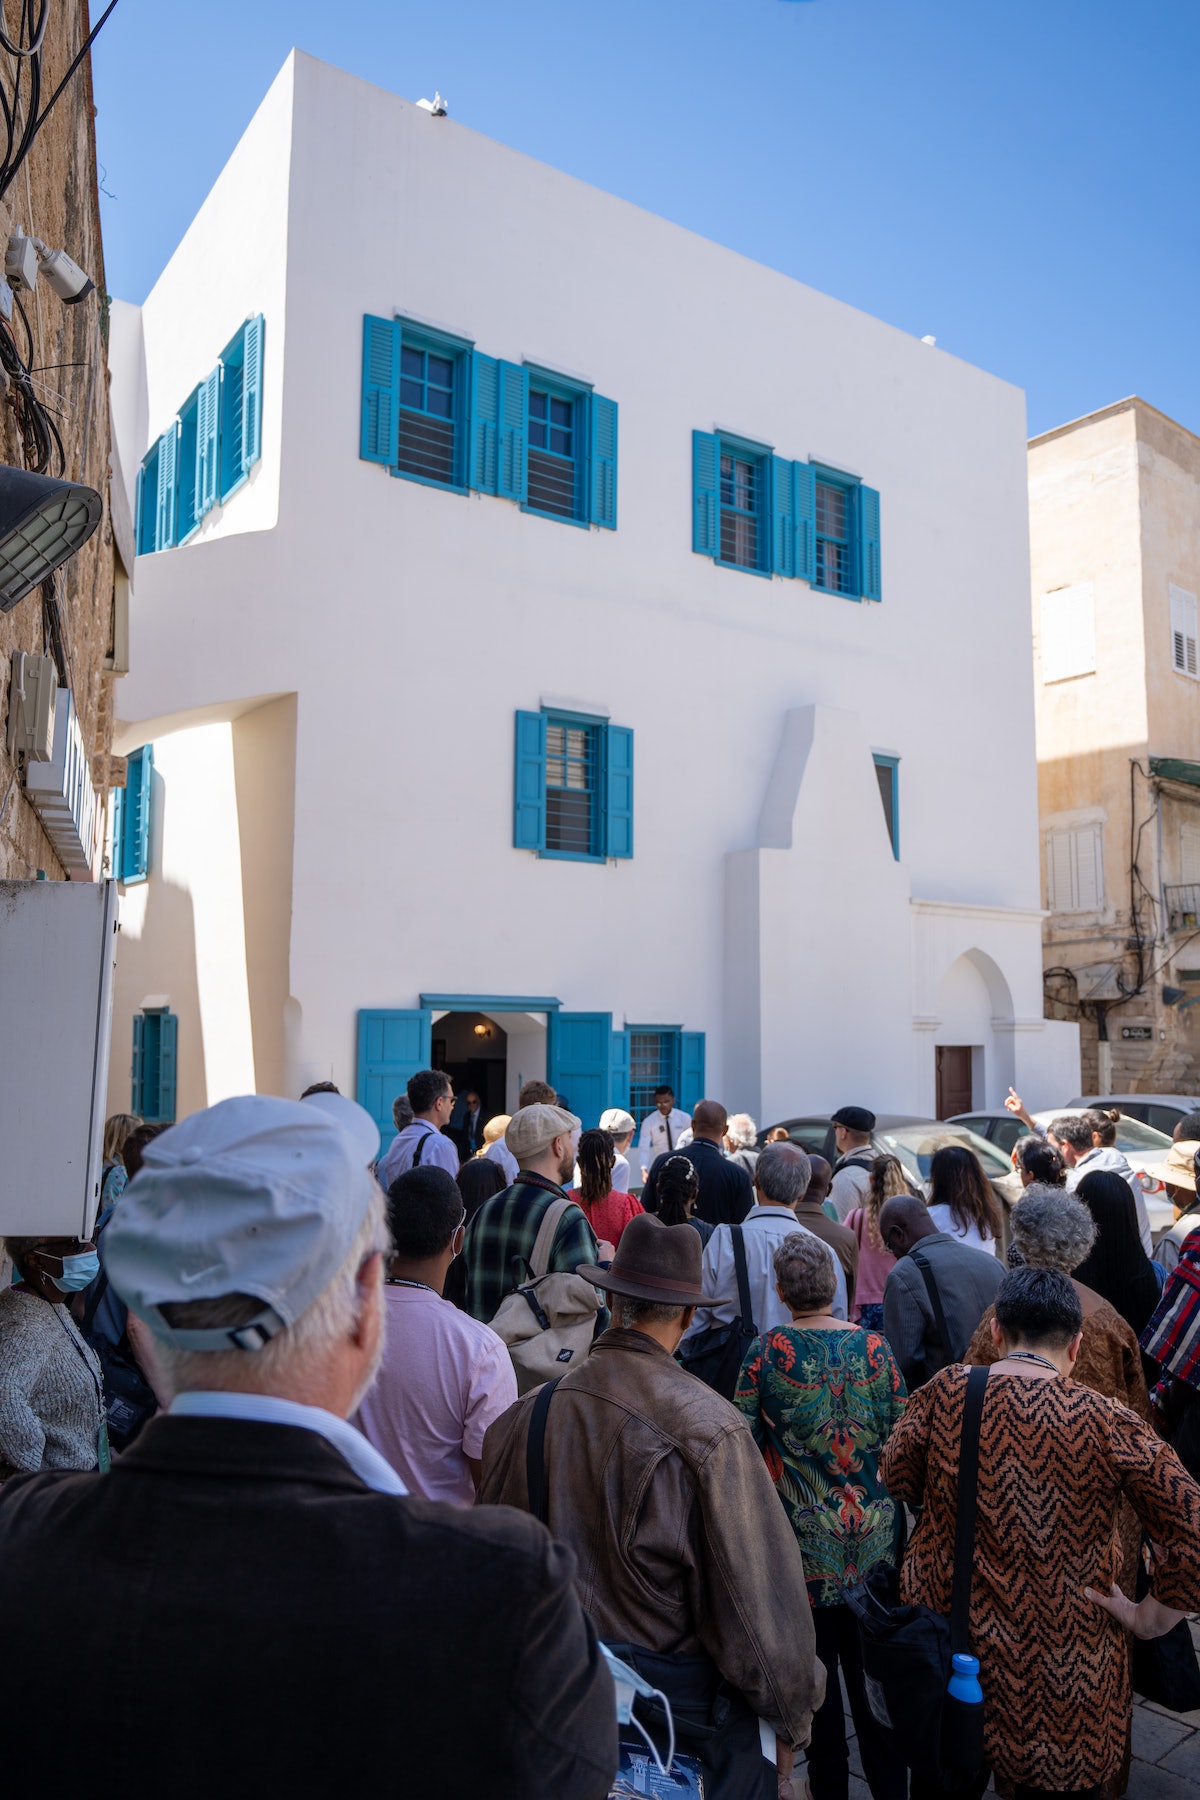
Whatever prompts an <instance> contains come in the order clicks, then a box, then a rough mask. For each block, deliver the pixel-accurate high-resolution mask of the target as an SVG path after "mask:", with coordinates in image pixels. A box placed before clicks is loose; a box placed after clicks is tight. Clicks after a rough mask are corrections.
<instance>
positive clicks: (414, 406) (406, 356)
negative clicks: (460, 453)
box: [396, 344, 460, 485]
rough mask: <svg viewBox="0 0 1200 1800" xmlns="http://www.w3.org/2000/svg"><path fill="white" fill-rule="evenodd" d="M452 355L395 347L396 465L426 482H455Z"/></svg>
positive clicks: (457, 409)
mask: <svg viewBox="0 0 1200 1800" xmlns="http://www.w3.org/2000/svg"><path fill="white" fill-rule="evenodd" d="M456 376H457V371H456V369H455V359H454V358H453V357H450V356H438V355H436V354H435V352H434V351H432V350H423V349H419V348H417V347H416V346H415V345H412V344H403V345H402V347H401V351H400V448H399V455H398V460H397V465H396V466H397V467H398V468H400V469H402V470H403V471H404V472H405V474H407V475H420V476H422V477H423V478H424V479H425V480H426V481H441V482H445V483H447V484H448V485H453V483H454V481H455V462H456V458H455V454H454V440H455V421H456V414H457V412H458V411H459V410H460V409H459V408H458V407H457V406H456V398H457V387H458V382H457V379H456Z"/></svg>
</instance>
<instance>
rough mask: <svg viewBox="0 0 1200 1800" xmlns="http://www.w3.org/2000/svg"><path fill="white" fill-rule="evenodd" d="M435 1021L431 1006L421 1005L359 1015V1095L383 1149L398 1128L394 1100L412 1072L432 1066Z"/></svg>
mask: <svg viewBox="0 0 1200 1800" xmlns="http://www.w3.org/2000/svg"><path fill="white" fill-rule="evenodd" d="M432 1021H433V1014H432V1012H431V1011H430V1010H429V1008H428V1007H419V1006H418V1007H413V1008H412V1009H411V1010H394V1011H386V1012H380V1011H362V1012H360V1013H359V1015H358V1070H357V1075H356V1098H357V1100H358V1104H359V1105H360V1106H364V1107H366V1109H367V1111H368V1112H369V1113H370V1115H371V1117H372V1118H373V1119H374V1121H375V1123H376V1125H378V1127H379V1135H380V1137H381V1138H382V1140H383V1148H384V1150H386V1149H387V1147H388V1145H389V1144H390V1143H391V1141H392V1138H393V1136H394V1134H395V1130H396V1126H395V1122H394V1120H393V1118H392V1101H393V1100H394V1099H395V1098H396V1096H397V1095H398V1094H402V1093H403V1092H404V1089H405V1087H406V1085H407V1083H408V1078H409V1076H410V1075H415V1074H416V1072H417V1070H418V1069H427V1068H428V1067H429V1062H430V1058H431V1056H432V1054H433V1045H432V1041H431V1032H432Z"/></svg>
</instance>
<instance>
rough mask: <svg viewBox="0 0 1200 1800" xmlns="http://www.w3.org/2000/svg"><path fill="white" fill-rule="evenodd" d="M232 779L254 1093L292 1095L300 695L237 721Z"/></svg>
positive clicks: (276, 702) (322, 1077) (234, 725)
mask: <svg viewBox="0 0 1200 1800" xmlns="http://www.w3.org/2000/svg"><path fill="white" fill-rule="evenodd" d="M233 773H234V784H235V789H236V794H237V821H238V841H239V847H240V853H241V869H242V913H243V921H244V929H245V934H246V985H247V996H248V999H249V1003H250V1030H251V1037H252V1042H253V1051H254V1086H255V1091H256V1092H257V1093H260V1094H287V1093H288V1091H289V1089H288V1084H287V1066H288V1055H287V1024H286V1020H287V1008H288V1004H289V1000H290V993H289V989H290V982H291V947H292V863H293V851H294V845H295V826H296V696H295V694H285V695H284V696H283V698H282V699H280V700H274V701H271V702H269V703H268V704H267V705H265V706H258V707H255V708H254V710H253V711H252V712H248V713H245V714H244V715H243V716H242V717H241V718H239V719H236V720H235V721H234V724H233ZM314 1079H318V1080H326V1079H328V1077H326V1076H318V1077H315V1078H314ZM297 1091H299V1090H297Z"/></svg>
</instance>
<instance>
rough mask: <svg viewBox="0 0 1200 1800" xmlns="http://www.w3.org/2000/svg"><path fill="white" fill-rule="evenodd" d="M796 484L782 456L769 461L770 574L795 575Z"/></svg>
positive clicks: (788, 464)
mask: <svg viewBox="0 0 1200 1800" xmlns="http://www.w3.org/2000/svg"><path fill="white" fill-rule="evenodd" d="M795 490H796V483H795V475H794V472H793V467H792V464H791V463H790V462H785V461H784V460H783V458H782V456H773V457H772V458H771V571H772V573H773V574H775V575H794V574H795V573H796V491H795Z"/></svg>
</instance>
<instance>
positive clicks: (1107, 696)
mask: <svg viewBox="0 0 1200 1800" xmlns="http://www.w3.org/2000/svg"><path fill="white" fill-rule="evenodd" d="M1029 511H1030V551H1031V567H1032V578H1033V579H1032V588H1033V641H1034V683H1035V692H1036V704H1037V746H1038V780H1039V803H1040V804H1039V811H1040V820H1041V834H1042V881H1043V895H1044V899H1045V904H1046V907H1047V909H1048V917H1047V919H1046V923H1045V978H1046V1000H1047V1008H1046V1010H1047V1013H1048V1014H1049V1015H1050V1016H1051V1017H1057V1018H1070V1019H1078V1020H1079V1021H1080V1025H1081V1048H1082V1058H1083V1090H1084V1092H1085V1093H1093V1092H1101V1093H1132V1092H1137V1093H1178V1094H1191V1095H1195V1094H1198V1093H1200V1011H1198V1010H1197V1009H1195V1008H1194V1007H1193V1006H1192V1005H1191V1004H1190V1002H1192V1001H1193V1000H1200V629H1198V625H1197V595H1198V594H1200V437H1196V436H1195V435H1194V434H1193V433H1192V432H1190V431H1187V430H1185V429H1184V427H1183V426H1182V425H1177V424H1176V423H1175V422H1174V420H1172V419H1168V418H1166V417H1165V416H1164V415H1163V414H1162V413H1160V412H1157V411H1156V410H1155V409H1154V407H1152V406H1148V405H1147V404H1146V403H1145V401H1143V400H1138V399H1136V398H1135V399H1129V400H1122V401H1120V402H1118V404H1116V405H1115V406H1108V407H1105V408H1103V409H1102V410H1101V411H1099V412H1095V413H1090V414H1089V415H1088V416H1087V417H1086V418H1083V419H1076V420H1074V421H1073V422H1072V423H1071V424H1069V425H1062V426H1060V427H1059V428H1058V429H1057V430H1054V431H1048V432H1045V433H1044V434H1043V435H1042V436H1041V437H1037V438H1034V439H1033V440H1032V441H1031V443H1030V446H1029ZM1035 1098H1036V1099H1037V1100H1039V1101H1040V1102H1041V1103H1043V1104H1047V1103H1049V1104H1053V1103H1054V1101H1055V1100H1057V1099H1060V1098H1061V1099H1063V1100H1066V1099H1068V1098H1070V1096H1068V1095H1062V1096H1050V1095H1046V1096H1036V1097H1035Z"/></svg>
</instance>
